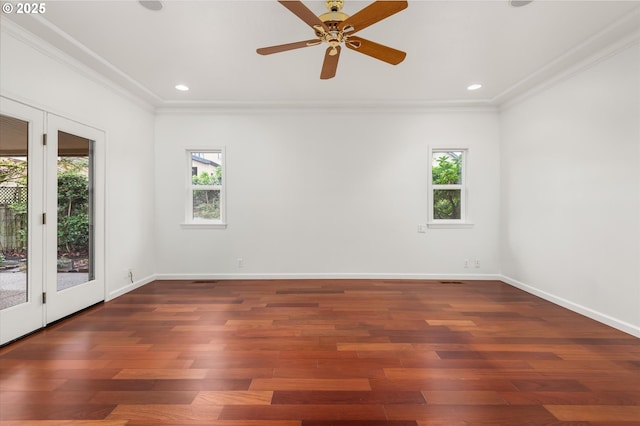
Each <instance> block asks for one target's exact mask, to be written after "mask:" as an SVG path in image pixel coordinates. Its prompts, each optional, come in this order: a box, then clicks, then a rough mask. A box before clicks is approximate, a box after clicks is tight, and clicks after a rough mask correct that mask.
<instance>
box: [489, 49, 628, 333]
mask: <svg viewBox="0 0 640 426" xmlns="http://www.w3.org/2000/svg"><path fill="white" fill-rule="evenodd" d="M501 129H502V137H501V139H502V142H501V157H502V161H501V162H502V165H501V171H502V178H501V184H502V197H501V200H502V202H501V204H502V207H501V212H502V217H503V218H504V220H503V221H502V228H501V253H502V255H501V259H502V262H501V263H502V273H503V274H504V276H505V277H506V278H507V280H508V281H509V282H510V283H512V284H515V285H517V286H520V287H522V288H525V289H527V290H529V291H532V292H534V293H537V294H540V295H542V296H544V297H546V298H548V299H550V300H553V301H555V302H558V303H560V304H563V305H565V306H567V307H569V308H571V309H574V310H577V311H579V312H582V313H585V314H587V315H589V316H591V317H593V318H596V319H599V320H601V321H604V322H606V323H609V324H612V325H614V326H616V327H618V328H621V329H623V330H626V331H628V332H631V333H633V334H635V335H638V336H640V248H639V244H640V238H639V237H640V47H639V46H638V44H637V43H636V44H635V45H633V46H631V47H629V48H627V49H625V50H623V51H621V52H618V53H617V54H615V55H614V56H612V57H609V58H607V59H606V60H603V61H601V62H600V63H597V64H595V65H594V66H592V67H590V68H589V69H586V70H584V71H582V72H580V73H578V74H577V75H574V76H572V77H570V78H568V79H565V80H564V81H562V82H559V83H558V84H556V85H554V86H552V87H550V88H548V89H547V90H545V91H543V92H541V93H539V94H537V95H536V96H533V97H531V98H529V99H527V100H525V101H523V102H522V103H520V104H517V105H515V106H513V107H511V108H509V109H507V110H506V111H504V112H503V113H502V114H501Z"/></svg>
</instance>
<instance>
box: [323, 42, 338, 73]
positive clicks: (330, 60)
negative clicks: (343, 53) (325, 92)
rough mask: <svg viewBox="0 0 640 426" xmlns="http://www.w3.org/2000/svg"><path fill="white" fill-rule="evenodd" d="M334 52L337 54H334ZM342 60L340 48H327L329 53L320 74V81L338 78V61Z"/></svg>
mask: <svg viewBox="0 0 640 426" xmlns="http://www.w3.org/2000/svg"><path fill="white" fill-rule="evenodd" d="M332 52H335V53H333V54H332ZM339 58H340V46H336V47H331V46H329V47H328V48H327V52H326V53H325V54H324V62H323V63H322V71H321V72H320V79H322V80H328V79H330V78H333V77H335V76H336V71H337V70H338V59H339Z"/></svg>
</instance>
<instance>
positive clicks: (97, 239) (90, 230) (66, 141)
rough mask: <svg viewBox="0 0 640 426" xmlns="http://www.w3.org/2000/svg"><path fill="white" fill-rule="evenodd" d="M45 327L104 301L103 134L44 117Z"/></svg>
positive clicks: (48, 116) (61, 120) (88, 128)
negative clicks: (45, 139) (45, 142)
mask: <svg viewBox="0 0 640 426" xmlns="http://www.w3.org/2000/svg"><path fill="white" fill-rule="evenodd" d="M46 127H47V132H46V133H47V145H46V155H45V170H46V173H45V192H46V205H45V209H46V219H45V220H46V225H45V283H46V286H45V288H46V289H45V293H46V304H45V308H46V309H45V311H46V322H47V324H48V323H51V322H53V321H56V320H59V319H60V318H63V317H66V316H68V315H70V314H72V313H74V312H77V311H79V310H81V309H84V308H86V307H88V306H91V305H93V304H95V303H98V302H100V301H102V300H104V295H105V291H104V288H105V287H104V262H103V259H104V253H103V250H102V247H103V246H104V244H103V242H104V214H103V212H104V205H103V202H102V200H103V199H104V191H103V185H101V183H102V182H103V181H104V179H103V177H104V176H103V175H104V173H103V169H102V167H101V164H102V163H101V162H99V161H97V160H98V158H103V157H104V155H103V153H102V151H101V150H102V149H103V147H104V133H103V132H102V131H100V130H96V129H94V128H92V127H89V126H85V125H83V124H80V123H77V122H75V121H71V120H67V119H65V118H62V117H58V116H56V115H53V114H47V126H46Z"/></svg>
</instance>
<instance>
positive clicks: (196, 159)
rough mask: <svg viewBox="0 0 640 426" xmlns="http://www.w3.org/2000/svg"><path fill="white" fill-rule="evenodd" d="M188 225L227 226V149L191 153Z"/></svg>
mask: <svg viewBox="0 0 640 426" xmlns="http://www.w3.org/2000/svg"><path fill="white" fill-rule="evenodd" d="M186 170H187V202H186V203H187V204H186V212H187V213H186V216H187V217H186V225H198V226H202V225H205V226H210V227H224V226H225V193H224V192H225V191H224V149H222V148H220V149H210V150H197V151H196V150H188V151H187V168H186Z"/></svg>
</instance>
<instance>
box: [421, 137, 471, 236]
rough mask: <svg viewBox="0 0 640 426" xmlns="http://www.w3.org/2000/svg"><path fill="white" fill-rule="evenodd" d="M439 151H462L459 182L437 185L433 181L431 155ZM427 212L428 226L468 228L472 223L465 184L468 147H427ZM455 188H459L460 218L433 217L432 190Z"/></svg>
mask: <svg viewBox="0 0 640 426" xmlns="http://www.w3.org/2000/svg"><path fill="white" fill-rule="evenodd" d="M439 152H461V153H462V176H461V179H460V183H459V184H452V185H438V184H434V183H433V170H432V169H433V155H434V154H437V153H439ZM428 163H429V167H428V173H429V180H428V188H429V195H428V199H429V203H428V205H429V207H428V208H429V214H428V218H427V226H428V227H429V228H470V227H472V226H473V223H471V222H470V220H469V202H468V201H469V194H468V192H469V187H468V184H467V175H468V173H467V170H468V168H469V164H468V163H469V149H468V148H446V147H445V148H443V147H434V148H429V161H428ZM447 189H454V190H455V189H457V190H460V219H435V218H434V217H433V205H434V199H435V197H434V195H433V193H434V191H436V190H447Z"/></svg>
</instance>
